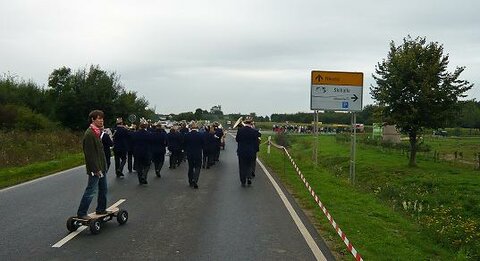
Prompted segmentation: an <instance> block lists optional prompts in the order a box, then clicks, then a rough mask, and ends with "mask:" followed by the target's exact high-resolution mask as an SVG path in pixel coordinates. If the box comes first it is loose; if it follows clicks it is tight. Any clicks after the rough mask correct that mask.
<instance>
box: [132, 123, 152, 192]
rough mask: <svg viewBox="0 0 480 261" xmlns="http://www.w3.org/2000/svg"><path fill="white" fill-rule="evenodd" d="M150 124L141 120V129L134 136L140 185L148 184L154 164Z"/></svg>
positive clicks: (134, 154)
mask: <svg viewBox="0 0 480 261" xmlns="http://www.w3.org/2000/svg"><path fill="white" fill-rule="evenodd" d="M147 126H148V122H147V121H146V120H145V119H143V118H141V119H140V129H139V130H138V131H137V132H135V134H134V135H133V142H134V148H133V156H134V157H135V163H136V164H137V173H138V182H139V183H140V185H142V184H145V185H146V184H148V182H147V175H148V171H149V169H150V164H151V162H152V159H151V153H150V144H151V143H152V137H151V134H150V133H149V132H148V131H147Z"/></svg>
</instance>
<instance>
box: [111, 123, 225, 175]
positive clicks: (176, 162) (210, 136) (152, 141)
mask: <svg viewBox="0 0 480 261" xmlns="http://www.w3.org/2000/svg"><path fill="white" fill-rule="evenodd" d="M116 122H117V125H116V126H115V128H113V131H112V138H113V154H114V155H113V156H114V159H115V174H116V175H117V177H118V178H123V177H124V168H125V165H127V169H128V172H130V173H131V172H133V171H137V173H138V178H139V183H140V184H148V181H147V176H148V172H149V169H150V166H151V163H153V166H154V168H155V174H156V176H157V177H161V174H160V172H161V170H162V167H163V165H164V160H165V155H166V154H167V155H168V156H169V168H170V169H175V168H177V167H178V166H180V165H181V164H182V162H185V161H186V159H187V140H186V137H187V135H188V134H189V133H190V132H191V130H195V131H197V132H199V133H200V134H201V135H202V136H201V138H202V144H201V164H200V166H201V168H204V169H208V168H210V167H211V166H213V165H215V163H216V162H218V161H219V156H220V150H221V147H222V142H224V138H225V133H224V131H223V128H222V125H221V124H219V123H218V122H214V123H212V124H209V125H197V124H196V123H193V122H192V123H190V124H189V125H188V124H187V123H186V122H185V121H183V122H181V123H179V124H175V125H173V126H171V127H170V128H169V129H167V128H166V126H165V125H164V124H162V122H160V121H159V122H155V123H150V122H148V121H146V120H145V119H143V118H142V119H141V120H140V124H139V125H138V127H137V126H135V125H133V124H132V125H130V126H127V125H125V124H124V121H123V119H122V118H117V121H116ZM167 131H168V132H167ZM109 145H110V143H108V142H105V143H104V146H105V149H106V150H109V149H110V147H111V146H110V147H109Z"/></svg>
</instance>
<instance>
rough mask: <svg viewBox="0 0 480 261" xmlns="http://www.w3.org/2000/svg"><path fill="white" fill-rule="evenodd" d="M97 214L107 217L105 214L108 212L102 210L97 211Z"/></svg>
mask: <svg viewBox="0 0 480 261" xmlns="http://www.w3.org/2000/svg"><path fill="white" fill-rule="evenodd" d="M95 214H97V215H105V214H108V212H107V211H106V210H101V211H95Z"/></svg>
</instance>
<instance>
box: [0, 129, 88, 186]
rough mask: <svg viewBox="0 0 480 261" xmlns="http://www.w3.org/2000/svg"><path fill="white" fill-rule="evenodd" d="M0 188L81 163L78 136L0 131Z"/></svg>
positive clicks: (64, 132)
mask: <svg viewBox="0 0 480 261" xmlns="http://www.w3.org/2000/svg"><path fill="white" fill-rule="evenodd" d="M0 144H1V147H0V188H4V187H8V186H12V185H16V184H19V183H22V182H25V181H28V180H32V179H35V178H38V177H42V176H46V175H49V174H52V173H55V172H58V171H61V170H65V169H69V168H72V167H75V166H78V165H81V164H83V161H84V160H83V153H82V152H81V151H82V150H81V138H80V135H79V134H76V133H71V132H68V131H55V132H19V131H11V132H0Z"/></svg>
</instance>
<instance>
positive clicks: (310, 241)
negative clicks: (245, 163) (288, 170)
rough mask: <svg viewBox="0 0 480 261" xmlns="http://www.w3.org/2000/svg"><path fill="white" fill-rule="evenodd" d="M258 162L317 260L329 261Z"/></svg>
mask: <svg viewBox="0 0 480 261" xmlns="http://www.w3.org/2000/svg"><path fill="white" fill-rule="evenodd" d="M257 162H258V164H259V165H260V167H261V168H262V169H263V171H264V172H265V174H266V175H267V177H268V179H269V180H270V182H272V185H273V187H274V188H275V190H276V191H277V193H278V195H279V196H280V199H282V201H283V204H284V205H285V207H286V208H287V210H288V212H289V213H290V216H292V219H293V221H294V222H295V225H297V227H298V230H300V233H302V236H303V238H304V239H305V241H306V242H307V245H308V246H309V247H310V249H311V250H312V252H313V255H315V258H316V259H317V260H327V259H326V258H325V256H324V255H323V253H322V251H321V250H320V248H319V247H318V245H317V243H316V242H315V240H314V239H313V237H312V235H311V234H310V232H309V231H308V230H307V228H306V227H305V224H303V222H302V220H301V219H300V217H299V216H298V215H297V212H295V210H294V209H293V207H292V205H291V204H290V201H288V199H287V197H286V196H285V194H284V193H283V191H282V189H281V188H280V186H278V184H277V182H276V181H275V180H274V179H273V177H272V175H271V174H270V173H269V172H268V170H267V169H266V168H265V166H264V165H263V163H262V162H261V161H260V160H259V159H257Z"/></svg>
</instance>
